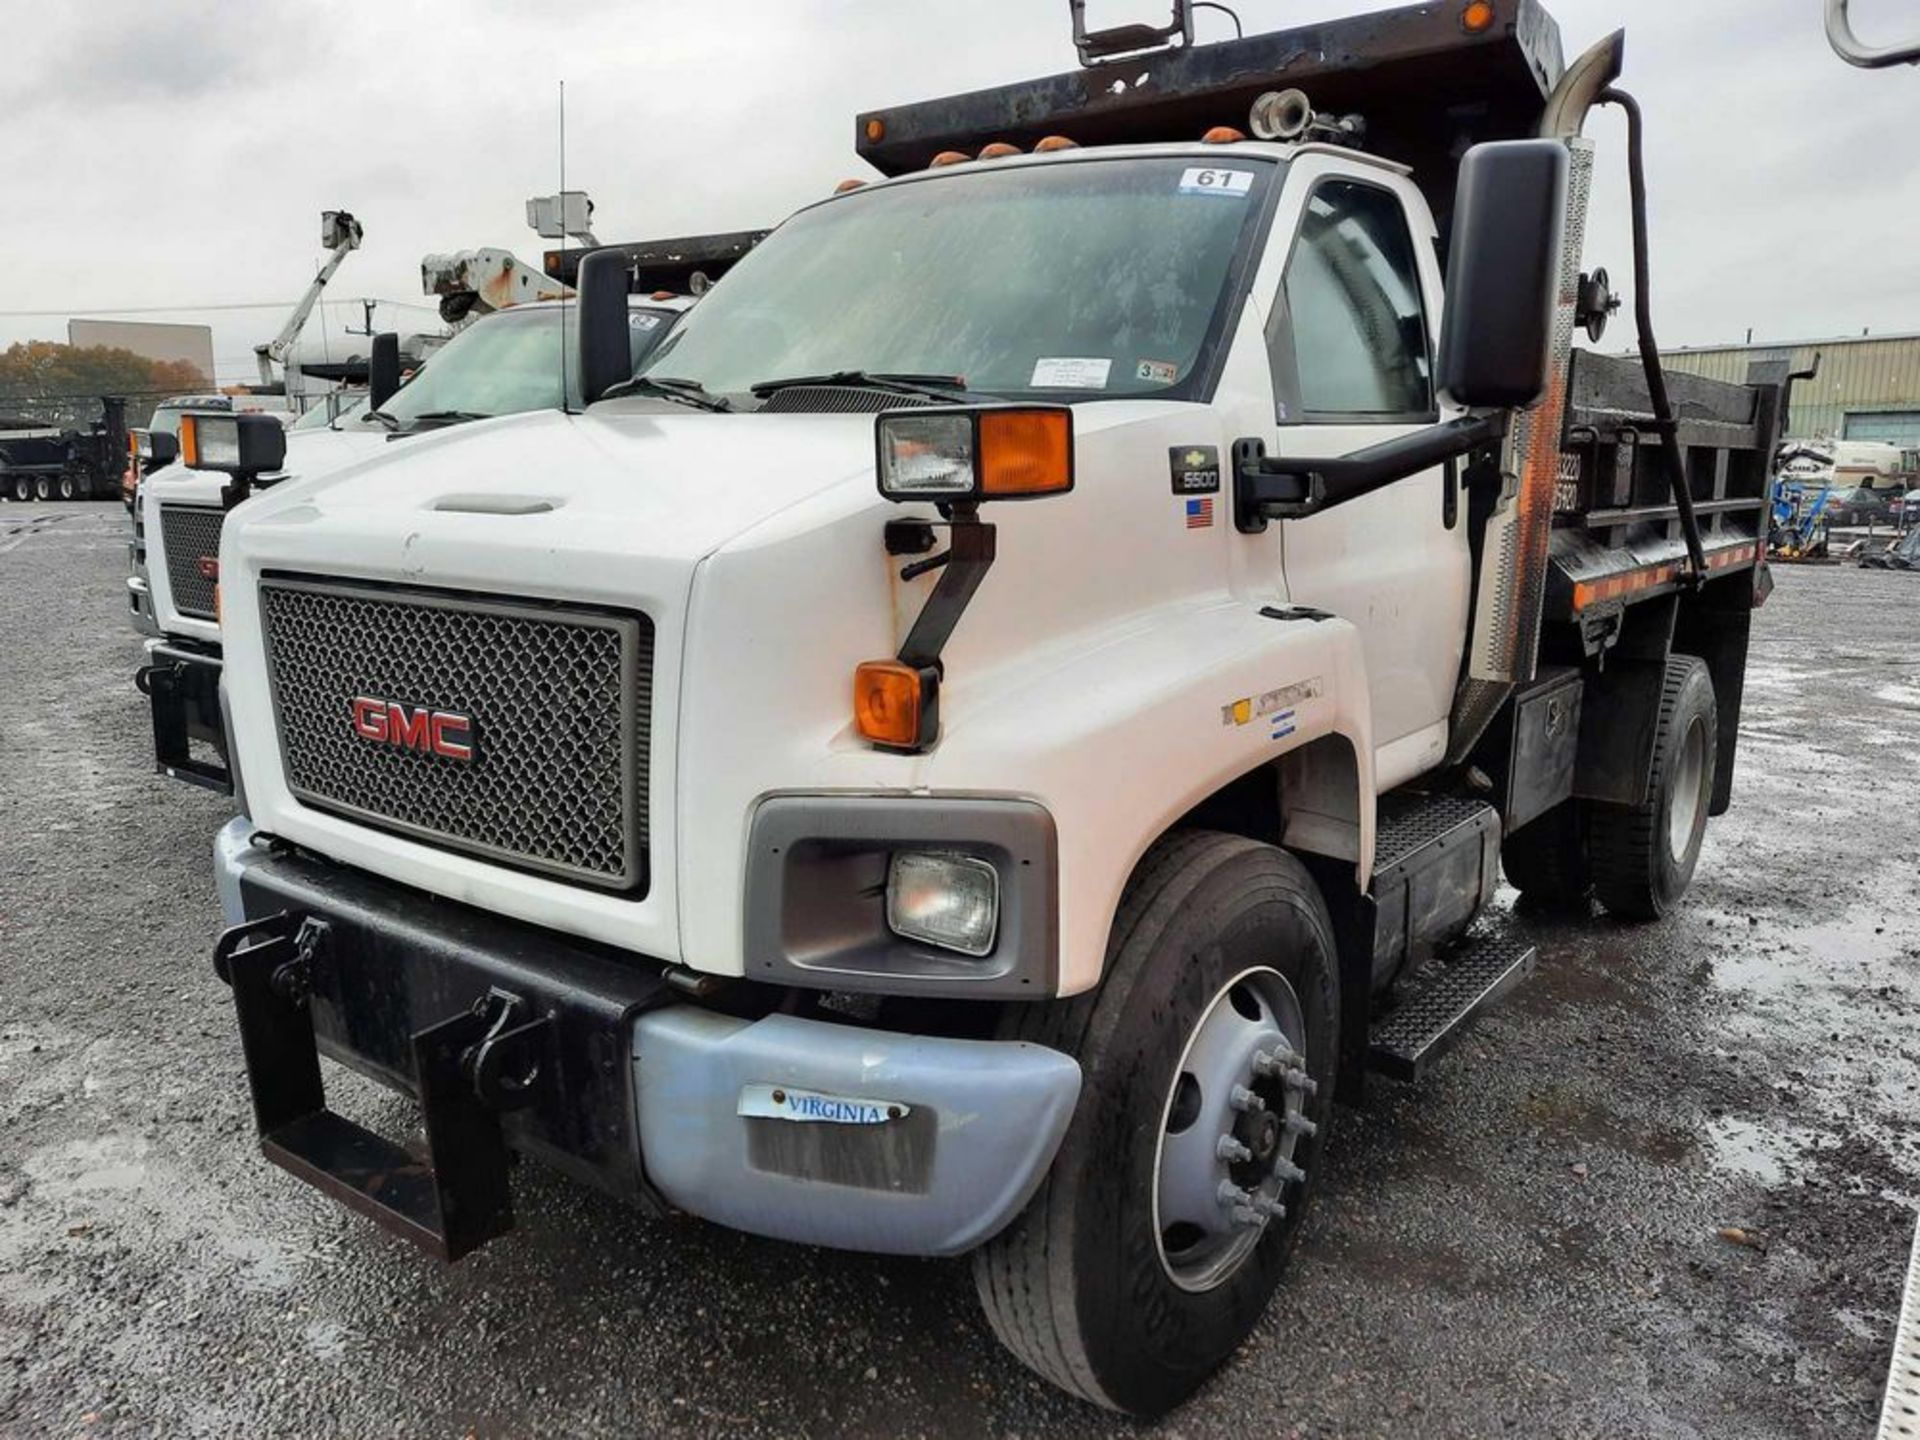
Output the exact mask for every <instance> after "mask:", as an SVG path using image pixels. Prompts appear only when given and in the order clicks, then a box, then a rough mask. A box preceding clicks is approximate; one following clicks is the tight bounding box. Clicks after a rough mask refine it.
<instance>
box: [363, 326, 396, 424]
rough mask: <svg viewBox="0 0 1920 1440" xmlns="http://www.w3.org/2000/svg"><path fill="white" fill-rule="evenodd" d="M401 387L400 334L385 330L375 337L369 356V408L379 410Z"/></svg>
mask: <svg viewBox="0 0 1920 1440" xmlns="http://www.w3.org/2000/svg"><path fill="white" fill-rule="evenodd" d="M399 388H400V336H399V335H398V334H397V333H395V332H394V331H392V330H383V331H381V333H380V334H378V335H376V336H374V337H373V350H372V352H371V353H370V354H369V355H368V357H367V408H368V409H369V410H378V409H380V408H381V407H382V406H383V405H385V404H386V403H387V401H389V400H391V399H392V398H393V392H394V391H396V390H398V389H399Z"/></svg>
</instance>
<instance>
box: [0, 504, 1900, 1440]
mask: <svg viewBox="0 0 1920 1440" xmlns="http://www.w3.org/2000/svg"><path fill="white" fill-rule="evenodd" d="M125 538H126V521H125V516H124V513H123V512H122V511H121V510H120V509H119V508H118V507H117V506H107V505H91V506H89V505H70V506H61V505H38V506H19V505H15V506H0V635H4V636H5V640H4V642H3V644H0V776H3V777H4V779H3V780H0V787H3V788H0V837H4V838H3V839H0V1434H5V1435H8V1436H13V1435H22V1436H38V1435H78V1434H86V1435H93V1434H149V1433H163V1434H188V1435H197V1434H204V1435H214V1436H235V1435H249V1436H253V1435H262V1436H264V1435H270V1434H302V1435H319V1434H342V1435H353V1436H368V1435H387V1434H393V1435H407V1436H450V1437H458V1436H463V1435H467V1434H479V1435H522V1434H530V1433H546V1434H569V1435H574V1434H588V1433H609V1432H617V1433H622V1434H635V1433H652V1432H661V1431H673V1432H675V1433H699V1434H729V1435H731V1434H739V1433H780V1434H815V1435H839V1434H853V1435H867V1434H875V1435H877V1434H896V1433H906V1434H929V1435H931V1434H939V1435H949V1434H968V1435H970V1434H991V1435H996V1436H1009V1435H1017V1436H1022V1437H1034V1436H1042V1435H1063V1436H1064V1435H1082V1434H1109V1433H1113V1432H1114V1431H1115V1430H1127V1429H1130V1428H1134V1427H1130V1426H1127V1425H1125V1424H1124V1423H1123V1422H1118V1421H1116V1420H1114V1419H1113V1418H1112V1417H1109V1416H1106V1415H1103V1414H1099V1413H1097V1412H1094V1411H1091V1410H1088V1409H1086V1408H1083V1407H1081V1406H1079V1405H1077V1404H1076V1403H1074V1402H1072V1401H1069V1400H1066V1399H1064V1398H1063V1397H1061V1396H1059V1395H1057V1394H1055V1393H1054V1392H1052V1391H1050V1390H1048V1389H1046V1388H1045V1387H1044V1386H1042V1385H1041V1384H1040V1383H1039V1382H1038V1381H1037V1380H1035V1379H1033V1378H1031V1377H1030V1376H1028V1375H1027V1373H1026V1372H1025V1371H1023V1370H1021V1369H1020V1368H1019V1367H1018V1366H1017V1365H1015V1364H1014V1362H1013V1361H1011V1360H1010V1359H1008V1358H1006V1357H1005V1356H1004V1355H1003V1354H1002V1353H1001V1352H1000V1351H999V1349H998V1348H997V1347H996V1346H995V1345H994V1343H993V1341H992V1340H991V1338H990V1336H989V1335H988V1333H987V1330H986V1327H985V1325H984V1323H983V1322H982V1321H981V1320H980V1319H979V1318H978V1316H977V1313H976V1311H975V1308H974V1301H973V1294H972V1285H971V1281H970V1279H969V1276H968V1273H967V1269H966V1266H965V1265H964V1264H962V1263H913V1262H901V1261H883V1260H876V1259H870V1258H867V1257H862V1256H848V1255H840V1254H835V1253H831V1252H825V1251H807V1250H800V1249H795V1248H791V1247H785V1246H780V1245H776V1244H773V1243H770V1242H762V1241H758V1240H754V1239H750V1238H748V1237H745V1236H739V1235H733V1234H728V1233H726V1232H723V1231H720V1230H717V1229H712V1228H708V1227H703V1226H700V1225H697V1224H692V1223H656V1222H648V1221H645V1220H642V1219H639V1218H637V1217H636V1216H635V1215H633V1214H631V1213H630V1212H627V1211H625V1210H623V1209H622V1208H620V1207H619V1206H618V1205H616V1204H614V1203H613V1202H611V1201H608V1200H604V1199H602V1198H601V1197H599V1196H598V1195H595V1194H592V1193H589V1192H586V1191H583V1190H581V1189H578V1188H576V1187H574V1186H572V1185H570V1184H568V1183H566V1182H563V1181H560V1180H558V1179H555V1178H553V1177H550V1176H545V1175H541V1174H538V1173H531V1172H528V1171H524V1170H523V1171H522V1172H521V1174H520V1176H519V1178H518V1180H517V1182H516V1183H517V1187H518V1190H517V1196H518V1206H519V1210H520V1215H521V1222H522V1223H521V1229H520V1230H519V1231H518V1232H516V1233H515V1234H514V1235H512V1236H509V1237H508V1238H507V1239H505V1240H504V1241H502V1242H499V1243H497V1244H496V1245H494V1246H492V1247H491V1248H489V1249H488V1250H486V1251H483V1252H482V1253H481V1254H479V1255H478V1256H476V1257H474V1258H473V1259H471V1260H469V1261H467V1262H465V1263H463V1264H462V1265H460V1266H458V1267H456V1268H453V1269H441V1268H439V1267H438V1266H436V1265H434V1264H433V1263H431V1262H429V1261H427V1260H425V1259H423V1258H421V1257H420V1256H418V1255H417V1254H415V1253H414V1252H413V1251H411V1250H409V1249H407V1248H405V1247H404V1246H403V1245H402V1244H401V1243H399V1242H398V1241H395V1240H392V1239H390V1238H388V1237H387V1236H386V1235H384V1234H383V1233H381V1232H379V1231H377V1230H375V1229H374V1228H373V1227H372V1226H371V1225H369V1224H367V1223H365V1222H363V1221H361V1220H358V1219H356V1218H354V1217H352V1216H350V1215H348V1214H347V1213H345V1212H344V1211H341V1210H339V1209H337V1208H335V1207H334V1206H333V1205H332V1204H331V1203H329V1202H326V1201H323V1200H322V1199H320V1198H319V1197H318V1196H317V1195H316V1194H314V1193H313V1192H311V1191H309V1190H308V1189H306V1188H305V1187H303V1186H301V1185H299V1184H298V1183H297V1182H295V1181H293V1180H292V1179H291V1178H290V1177H288V1176H286V1175H284V1174H282V1173H280V1172H279V1171H277V1170H275V1169H273V1168H272V1167H270V1166H269V1165H267V1164H266V1163H265V1162H264V1161H263V1160H261V1159H260V1158H259V1156H258V1154H257V1152H256V1150H255V1148H254V1145H253V1140H252V1135H251V1120H250V1116H249V1113H248V1108H247V1100H246V1087H245V1082H244V1078H243V1075H242V1072H241V1069H240V1062H239V1054H238V1047H237V1044H236V1041H235V1038H234V1034H233V1026H232V1016H231V1010H230V1007H229V1002H228V999H227V992H226V990H225V989H224V987H222V986H221V985H220V984H219V983H218V982H217V981H216V980H215V979H214V977H213V974H212V972H211V969H210V967H209V965H208V959H207V957H208V954H209V950H210V947H211V943H212V940H213V936H214V934H215V931H216V929H217V928H218V923H219V921H218V914H217V907H216V905H215V902H214V898H213V890H212V884H211V880H210V876H209V844H208V842H209V840H210V838H211V836H212V833H213V831H214V829H215V828H216V826H217V825H218V824H219V823H220V822H221V820H222V819H223V818H224V816H225V813H226V807H225V804H224V802H221V801H219V800H217V799H215V798H213V797H210V796H206V795H203V794H201V793H199V792H197V791H190V790H187V789H186V788H185V787H183V786H180V785H177V784H174V783H172V782H169V781H166V780H163V779H161V778H159V777H157V776H155V775H153V774H152V773H151V769H150V755H149V737H148V730H147V721H146V713H145V703H144V701H142V700H141V698H140V697H139V696H138V695H137V694H136V693H135V691H134V689H133V687H132V684H131V683H130V677H131V675H132V672H133V670H134V668H135V666H136V664H137V663H138V660H139V656H140V647H139V643H138V640H137V638H136V637H135V636H134V635H133V634H132V632H131V631H130V630H129V629H128V627H127V623H126V609H125V601H124V596H123V592H122V590H121V576H122V573H123V569H124V557H125ZM1916 618H1920V577H1915V576H1911V575H1902V574H1878V573H1872V572H1864V571H1860V570H1856V569H1842V568H1826V569H1799V570H1788V571H1783V572H1782V573H1780V574H1779V589H1778V592H1777V593H1776V595H1775V597H1774V599H1773V600H1772V601H1771V602H1770V603H1769V604H1768V606H1767V607H1766V609H1765V610H1764V611H1762V613H1761V618H1760V623H1759V636H1758V642H1757V645H1756V649H1755V655H1754V662H1753V667H1752V672H1751V677H1750V683H1749V692H1748V705H1747V717H1746V731H1745V739H1744V743H1743V747H1742V755H1741V763H1740V772H1739V777H1738V785H1737V788H1736V808H1735V809H1734V811H1733V813H1732V814H1730V815H1728V816H1727V817H1726V818H1724V819H1723V820H1721V821H1719V822H1717V824H1716V825H1715V826H1714V828H1713V829H1712V830H1711V831H1710V832H1709V834H1708V839H1707V851H1706V855H1705V857H1704V858H1703V860H1702V862H1701V866H1700V874H1699V878H1698V880H1697V881H1696V884H1695V888H1694V891H1693V894H1692V896H1691V898H1690V901H1689V903H1688V905H1687V906H1686V908H1685V910H1684V912H1683V913H1682V914H1680V915H1679V916H1678V917H1676V918H1675V919H1673V920H1671V921H1669V922H1668V923H1666V924H1664V925H1661V926H1657V927H1651V928H1628V927H1623V926H1619V925H1615V924H1613V923H1610V922H1607V921H1604V920H1603V921H1596V922H1595V923H1593V924H1590V925H1580V926H1575V925H1572V924H1569V923H1567V922H1565V921H1561V920H1548V919H1545V918H1541V917H1536V916H1529V915H1526V914H1524V913H1518V914H1515V915H1513V916H1512V917H1511V922H1510V923H1512V924H1514V925H1515V926H1518V927H1520V928H1522V929H1523V930H1525V931H1527V932H1529V933H1531V934H1532V935H1534V936H1535V937H1536V938H1537V939H1538V940H1539V942H1540V946H1541V956H1542V959H1541V965H1540V971H1539V974H1538V975H1537V976H1536V977H1535V978H1534V979H1533V980H1532V981H1530V982H1529V983H1528V984H1527V985H1526V986H1524V987H1523V988H1522V989H1520V990H1519V991H1518V992H1516V994H1515V995H1514V996H1513V997H1512V998H1511V999H1509V1000H1508V1001H1507V1002H1506V1004H1505V1005H1504V1006H1503V1007H1502V1008H1501V1009H1500V1010H1499V1011H1498V1012H1497V1013H1496V1014H1494V1015H1493V1016H1491V1017H1490V1018H1489V1019H1488V1020H1487V1021H1486V1022H1485V1023H1484V1024H1482V1025H1481V1026H1480V1027H1479V1028H1478V1029H1477V1030H1476V1031H1475V1032H1474V1034H1473V1035H1472V1037H1470V1038H1469V1039H1468V1040H1467V1041H1466V1042H1465V1043H1463V1044H1462V1046H1461V1047H1460V1049H1459V1050H1457V1051H1456V1052H1455V1053H1454V1055H1453V1056H1452V1057H1451V1058H1450V1059H1449V1060H1448V1061H1447V1062H1446V1063H1445V1064H1444V1065H1443V1066H1442V1067H1441V1068H1440V1070H1439V1071H1438V1073H1437V1074H1436V1075H1435V1076H1434V1077H1433V1078H1432V1079H1431V1080H1430V1081H1429V1082H1428V1083H1427V1084H1426V1085H1425V1086H1424V1087H1423V1088H1421V1089H1419V1090H1417V1091H1407V1090H1397V1089H1394V1088H1391V1087H1386V1086H1382V1087H1379V1089H1378V1091H1377V1093H1376V1094H1375V1095H1374V1096H1373V1097H1372V1098H1370V1099H1369V1101H1368V1102H1367V1104H1366V1105H1365V1106H1364V1107H1363V1108H1360V1109H1357V1110H1349V1111H1345V1112H1343V1113H1342V1114H1341V1115H1340V1116H1339V1121H1338V1126H1337V1129H1336V1136H1335V1139H1334V1142H1333V1145H1332V1149H1331V1169H1330V1173H1329V1176H1328V1183H1327V1185H1326V1187H1325V1189H1324V1191H1323V1193H1322V1203H1321V1204H1320V1205H1319V1206H1318V1208H1317V1210H1316V1211H1315V1213H1314V1214H1313V1216H1312V1217H1311V1218H1310V1220H1309V1222H1308V1224H1307V1227H1306V1234H1305V1236H1304V1243H1303V1247H1302V1251H1301V1255H1300V1259H1299V1262H1298V1264H1297V1266H1296V1268H1295V1271H1294V1273H1293V1275H1292V1278H1291V1281H1290V1283H1289V1284H1288V1285H1287V1286H1286V1287H1285V1289H1284V1290H1283V1292H1282V1294H1281V1296H1280V1298H1279V1300H1278V1301H1277V1303H1276V1304H1275V1305H1274V1307H1273V1309H1272V1310H1271V1312H1270V1313H1269V1315H1268V1317H1267V1319H1266V1321H1265V1322H1264V1324H1263V1325H1262V1326H1261V1328H1260V1330H1259V1332H1258V1334H1257V1335H1256V1337H1255V1338H1254V1340H1253V1341H1252V1342H1251V1343H1250V1344H1248V1345H1247V1346H1246V1347H1245V1349H1244V1350H1243V1352H1242V1353H1241V1354H1240V1355H1239V1356H1238V1357H1237V1358H1236V1359H1235V1361H1234V1362H1233V1363H1232V1364H1231V1365H1230V1366H1229V1367H1228V1369H1227V1370H1226V1372H1225V1373H1224V1374H1223V1375H1221V1376H1220V1378H1219V1379H1218V1380H1216V1381H1215V1382H1214V1383H1212V1384H1211V1385H1209V1386H1208V1387H1207V1388H1206V1389H1205V1390H1204V1391H1202V1392H1201V1394H1200V1395H1199V1396H1198V1397H1197V1398H1196V1399H1195V1400H1194V1401H1193V1402H1192V1403H1191V1404H1190V1405H1188V1406H1187V1407H1185V1408H1184V1409H1183V1410H1181V1411H1180V1412H1178V1413H1177V1414H1175V1415H1174V1416H1173V1417H1171V1418H1170V1419H1169V1420H1168V1421H1166V1422H1164V1424H1163V1425H1162V1426H1160V1427H1158V1428H1159V1429H1160V1430H1161V1431H1163V1432H1164V1433H1166V1434H1168V1435H1179V1436H1210V1435H1232V1436H1235V1437H1246V1436H1252V1435H1260V1436H1288V1435H1310V1436H1321V1435H1355V1436H1372V1435H1381V1436H1389V1435H1390V1436H1395V1437H1409V1436H1426V1435H1435V1436H1441V1435H1444V1436H1455V1435H1475V1436H1477V1435H1499V1434H1512V1435H1522V1436H1588V1435H1591V1436H1609V1437H1617V1436H1649V1437H1681V1436H1715V1437H1720V1436H1739V1437H1773V1436H1808V1435H1812V1436H1835V1437H1838V1436H1847V1437H1854V1436H1859V1435H1862V1434H1865V1433H1867V1432H1868V1431H1869V1430H1870V1428H1871V1422H1872V1419H1873V1417H1874V1416H1875V1415H1876V1414H1877V1413H1878V1405H1879V1393H1880V1387H1881V1384H1882V1382H1883V1379H1884V1376H1885V1372H1886V1365H1887V1359H1888V1351H1889V1346H1890V1337H1891V1332H1892V1327H1893V1322H1894V1312H1895V1307H1896V1304H1897V1300H1898V1286H1899V1277H1900V1275H1901V1272H1902V1270H1903V1268H1904V1263H1905V1258H1906V1252H1907V1246H1908V1242H1909V1240H1910V1238H1911V1235H1912V1228H1913V1209H1914V1206H1915V1204H1916V1196H1917V1195H1920V1128H1917V1127H1916V1126H1915V1125H1914V1124H1913V1123H1912V1120H1913V1116H1914V1113H1915V1106H1916V1097H1917V1095H1920V1091H1917V1089H1916V1087H1920V1004H1917V1003H1916V1000H1917V998H1920V913H1916V903H1915V902H1916V896H1915V889H1916V877H1920V863H1916V857H1920V806H1917V805H1916V783H1915V775H1916V769H1917V768H1920V650H1917V649H1916V648H1915V644H1914V640H1913V638H1912V637H1913V636H1914V635H1915V634H1916V633H1920V630H1916V623H1915V622H1916ZM336 1093H337V1094H338V1095H339V1096H341V1097H342V1099H341V1104H342V1107H343V1108H347V1109H351V1110H355V1111H356V1113H359V1114H360V1115H361V1116H362V1117H363V1118H366V1119H369V1120H371V1121H374V1122H376V1123H379V1124H381V1125H383V1126H388V1127H398V1126H401V1125H403V1124H404V1123H405V1121H406V1110H405V1108H404V1107H403V1106H401V1105H399V1104H398V1102H396V1101H394V1100H392V1099H390V1098H388V1097H385V1096H382V1095H379V1094H377V1093H375V1092H373V1091H371V1090H368V1089H365V1088H359V1087H355V1086H350V1085H348V1084H346V1083H344V1082H341V1083H339V1084H337V1086H336ZM1723 1227H1738V1228H1739V1229H1740V1230H1742V1231H1744V1232H1746V1235H1747V1238H1748V1240H1749V1241H1750V1242H1751V1243H1747V1244H1739V1243H1733V1242H1730V1241H1729V1240H1727V1239H1725V1238H1722V1236H1721V1235H1720V1234H1719V1233H1718V1232H1720V1231H1721V1230H1722V1229H1723Z"/></svg>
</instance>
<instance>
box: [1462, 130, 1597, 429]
mask: <svg viewBox="0 0 1920 1440" xmlns="http://www.w3.org/2000/svg"><path fill="white" fill-rule="evenodd" d="M1567 171H1568V158H1567V147H1566V146H1565V145H1564V144H1562V143H1561V142H1560V141H1558V140H1500V141H1493V142H1491V143H1488V144H1485V145H1475V146H1474V147H1473V148H1472V149H1470V150H1469V151H1467V154H1466V158H1465V159H1464V160H1462V161H1461V162H1460V180H1459V187H1458V190H1457V192H1456V194H1455V198H1454V206H1453V243H1452V246H1451V247H1450V249H1449V250H1448V253H1447V309H1446V318H1445V320H1444V321H1443V322H1442V323H1441V327H1440V365H1439V374H1440V386H1441V388H1442V389H1443V390H1445V391H1446V392H1447V394H1449V395H1451V396H1452V397H1453V399H1454V400H1455V401H1456V402H1457V403H1459V404H1461V405H1465V406H1467V407H1469V408H1470V409H1499V410H1508V409H1513V410H1517V409H1524V408H1525V407H1527V406H1529V405H1531V404H1533V403H1534V401H1536V400H1538V399H1539V398H1540V396H1541V394H1542V393H1543V392H1544V391H1545V390H1546V388H1547V374H1548V366H1549V364H1550V363H1551V360H1552V358H1553V357H1552V355H1551V353H1550V352H1551V349H1552V345H1553V320H1554V310H1555V307H1556V306H1557V304H1558V302H1559V298H1560V296H1559V291H1560V264H1561V251H1562V248H1563V247H1564V244H1565V240H1566V225H1567Z"/></svg>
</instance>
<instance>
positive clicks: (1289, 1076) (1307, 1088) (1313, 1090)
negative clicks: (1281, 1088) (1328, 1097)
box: [1280, 1070, 1320, 1095]
mask: <svg viewBox="0 0 1920 1440" xmlns="http://www.w3.org/2000/svg"><path fill="white" fill-rule="evenodd" d="M1280 1079H1281V1082H1282V1083H1283V1084H1284V1085H1285V1086H1286V1087H1287V1088H1288V1089H1289V1090H1298V1091H1299V1092H1300V1093H1301V1094H1302V1095H1318V1094H1319V1093H1320V1082H1319V1081H1318V1080H1315V1079H1314V1078H1313V1077H1312V1076H1311V1075H1309V1074H1307V1072H1306V1071H1304V1070H1289V1071H1287V1073H1286V1074H1284V1075H1282V1076H1281V1077H1280Z"/></svg>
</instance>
